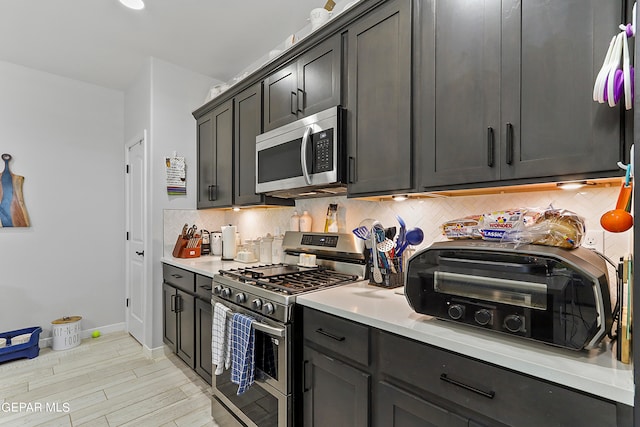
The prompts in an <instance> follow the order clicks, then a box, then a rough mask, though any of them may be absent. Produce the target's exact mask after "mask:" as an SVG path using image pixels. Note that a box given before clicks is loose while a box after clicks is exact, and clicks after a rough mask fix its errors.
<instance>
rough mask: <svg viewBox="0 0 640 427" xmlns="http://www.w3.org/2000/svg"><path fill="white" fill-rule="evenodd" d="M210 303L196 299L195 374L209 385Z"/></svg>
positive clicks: (211, 320)
mask: <svg viewBox="0 0 640 427" xmlns="http://www.w3.org/2000/svg"><path fill="white" fill-rule="evenodd" d="M212 313H213V310H212V309H211V301H206V300H203V299H200V298H196V313H195V315H196V372H197V373H198V374H200V376H201V377H202V378H203V379H204V380H205V381H206V382H207V383H209V384H211V374H212V372H211V326H212V325H211V324H212V323H213V315H212Z"/></svg>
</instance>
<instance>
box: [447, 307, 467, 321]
mask: <svg viewBox="0 0 640 427" xmlns="http://www.w3.org/2000/svg"><path fill="white" fill-rule="evenodd" d="M448 313H449V317H451V318H452V319H453V320H459V319H461V318H462V317H463V316H464V305H461V304H453V305H451V306H450V307H449V310H448Z"/></svg>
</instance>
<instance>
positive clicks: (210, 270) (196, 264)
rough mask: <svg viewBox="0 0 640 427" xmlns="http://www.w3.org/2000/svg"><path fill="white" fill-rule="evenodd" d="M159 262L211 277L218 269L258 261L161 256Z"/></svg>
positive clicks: (238, 266) (215, 257) (243, 265)
mask: <svg viewBox="0 0 640 427" xmlns="http://www.w3.org/2000/svg"><path fill="white" fill-rule="evenodd" d="M160 261H161V262H163V263H165V264H170V265H173V266H174V267H179V268H184V269H185V270H189V271H193V272H194V273H197V274H202V275H203V276H207V277H213V275H214V274H218V271H219V270H229V269H232V268H240V267H247V266H250V265H258V264H260V263H258V262H255V263H253V264H246V263H243V262H239V261H223V260H222V258H221V257H219V256H210V255H207V256H201V257H198V258H174V257H167V256H165V257H162V258H161V260H160Z"/></svg>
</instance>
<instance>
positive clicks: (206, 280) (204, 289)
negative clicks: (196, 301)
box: [196, 274, 213, 302]
mask: <svg viewBox="0 0 640 427" xmlns="http://www.w3.org/2000/svg"><path fill="white" fill-rule="evenodd" d="M212 283H213V279H212V278H211V277H207V276H203V275H201V274H196V296H197V297H198V298H201V299H203V300H205V301H207V302H209V301H211V289H212V287H211V285H212Z"/></svg>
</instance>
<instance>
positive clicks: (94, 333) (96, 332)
mask: <svg viewBox="0 0 640 427" xmlns="http://www.w3.org/2000/svg"><path fill="white" fill-rule="evenodd" d="M91 336H92V337H94V338H98V337H99V336H100V331H93V333H92V334H91Z"/></svg>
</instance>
